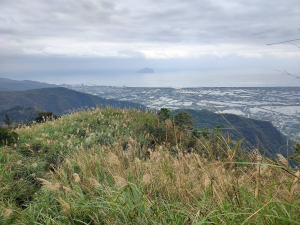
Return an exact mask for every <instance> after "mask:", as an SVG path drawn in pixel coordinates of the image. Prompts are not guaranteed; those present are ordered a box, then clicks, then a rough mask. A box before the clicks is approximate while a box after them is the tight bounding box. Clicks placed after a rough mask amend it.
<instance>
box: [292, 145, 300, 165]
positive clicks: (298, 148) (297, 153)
mask: <svg viewBox="0 0 300 225" xmlns="http://www.w3.org/2000/svg"><path fill="white" fill-rule="evenodd" d="M293 147H294V154H293V155H291V156H290V159H291V160H295V161H297V162H300V144H299V143H298V142H297V143H296V144H295V145H293Z"/></svg>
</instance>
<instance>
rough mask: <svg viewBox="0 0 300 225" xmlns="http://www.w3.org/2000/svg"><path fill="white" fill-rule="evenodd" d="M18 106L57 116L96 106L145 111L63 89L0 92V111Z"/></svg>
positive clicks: (134, 106) (137, 107)
mask: <svg viewBox="0 0 300 225" xmlns="http://www.w3.org/2000/svg"><path fill="white" fill-rule="evenodd" d="M20 105H26V106H36V107H38V108H40V109H42V110H44V111H51V112H53V113H54V114H57V115H62V114H64V113H66V112H67V111H68V110H77V109H80V108H84V107H96V106H100V107H105V106H112V107H119V108H136V109H146V107H145V106H143V105H141V104H137V103H131V102H126V101H116V100H112V99H104V98H101V97H97V96H94V95H90V94H85V93H81V92H77V91H73V90H70V89H67V88H63V87H58V88H42V89H34V90H27V91H9V92H0V111H2V110H5V109H9V108H12V107H14V106H20Z"/></svg>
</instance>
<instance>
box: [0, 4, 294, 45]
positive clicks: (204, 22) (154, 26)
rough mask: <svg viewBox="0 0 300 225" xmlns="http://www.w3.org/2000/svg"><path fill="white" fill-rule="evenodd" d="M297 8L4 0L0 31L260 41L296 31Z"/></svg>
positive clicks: (81, 38) (121, 39) (134, 39)
mask: <svg viewBox="0 0 300 225" xmlns="http://www.w3.org/2000/svg"><path fill="white" fill-rule="evenodd" d="M299 10H300V9H299V6H298V1H294V0H286V1H279V2H276V4H275V3H274V0H265V1H258V0H252V1H244V0H236V1H225V0H216V1H209V0H189V1H181V0H172V1H171V0H162V1H154V0H143V1H137V0H128V1H123V0H115V1H104V0H103V1H102V0H77V1H70V0H61V1H49V0H31V1H21V0H15V1H10V0H2V1H0V15H1V18H2V19H0V32H1V34H3V35H4V36H5V35H10V36H9V38H11V39H12V40H19V41H20V40H22V41H24V43H25V42H26V41H28V42H32V43H33V42H34V41H40V42H42V40H43V39H47V40H49V39H53V40H57V39H58V38H64V39H69V40H73V41H78V42H80V43H84V42H111V43H149V44H151V43H155V42H158V43H164V42H166V43H179V42H180V43H188V44H206V43H212V44H259V45H261V44H266V43H269V42H276V41H281V40H286V39H289V38H295V37H299V34H300V33H299V31H298V30H297V25H298V24H297V22H298V15H299V12H300V11H299ZM40 45H41V46H40V48H41V49H42V48H43V47H47V46H46V45H47V43H46V41H45V43H44V45H45V46H43V44H40ZM24 47H27V46H24ZM31 47H32V46H31ZM36 47H38V46H36ZM12 48H14V46H12Z"/></svg>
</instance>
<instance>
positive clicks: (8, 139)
mask: <svg viewBox="0 0 300 225" xmlns="http://www.w3.org/2000/svg"><path fill="white" fill-rule="evenodd" d="M17 140H18V134H17V133H16V132H13V131H10V130H9V129H7V128H4V127H0V146H1V145H5V144H6V145H12V144H14V143H16V142H17Z"/></svg>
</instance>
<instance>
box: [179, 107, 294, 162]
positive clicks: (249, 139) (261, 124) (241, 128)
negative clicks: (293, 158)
mask: <svg viewBox="0 0 300 225" xmlns="http://www.w3.org/2000/svg"><path fill="white" fill-rule="evenodd" d="M180 111H181V110H175V113H178V112H180ZM184 111H186V112H187V113H189V114H191V115H192V117H193V120H194V124H195V128H197V129H203V128H215V127H216V126H217V125H221V127H222V130H223V132H224V133H230V135H231V138H232V139H233V140H237V139H241V140H243V142H244V144H245V145H247V147H248V148H252V149H253V148H254V147H255V148H257V147H258V143H260V144H259V150H260V152H261V153H263V152H264V151H265V150H267V152H266V154H267V155H268V156H269V157H275V155H276V154H277V153H280V154H282V155H283V156H285V157H286V156H287V137H285V136H284V135H283V134H281V133H280V132H279V131H278V130H277V129H276V128H275V127H274V126H273V125H272V124H271V123H270V122H268V121H261V120H255V119H249V118H244V117H240V116H237V115H234V114H223V116H224V117H225V118H226V120H228V122H229V123H231V125H232V126H233V127H234V128H235V129H236V130H237V131H238V132H239V133H240V134H239V133H238V132H237V131H236V130H235V129H234V128H232V127H231V126H230V125H229V124H228V122H227V121H226V120H225V119H224V118H223V117H222V116H221V115H219V114H217V113H213V112H211V111H208V110H192V109H185V110H184ZM241 135H242V136H241ZM293 144H294V142H293V141H291V140H289V147H290V149H289V152H290V154H291V152H292V151H293V150H292V145H293Z"/></svg>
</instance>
